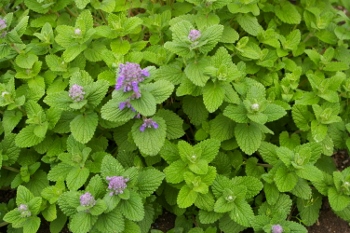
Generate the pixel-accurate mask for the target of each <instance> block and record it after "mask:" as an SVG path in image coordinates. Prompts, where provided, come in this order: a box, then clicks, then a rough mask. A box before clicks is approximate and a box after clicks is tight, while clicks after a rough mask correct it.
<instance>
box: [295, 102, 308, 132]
mask: <svg viewBox="0 0 350 233" xmlns="http://www.w3.org/2000/svg"><path fill="white" fill-rule="evenodd" d="M292 117H293V120H294V123H295V124H296V125H297V126H298V128H299V129H300V130H303V131H308V130H309V129H310V121H311V119H312V114H311V113H310V112H309V111H308V109H307V106H305V105H294V106H293V108H292Z"/></svg>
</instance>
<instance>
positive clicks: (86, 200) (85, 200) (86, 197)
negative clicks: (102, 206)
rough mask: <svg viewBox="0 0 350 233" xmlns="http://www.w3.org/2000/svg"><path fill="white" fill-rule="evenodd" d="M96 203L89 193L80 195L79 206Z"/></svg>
mask: <svg viewBox="0 0 350 233" xmlns="http://www.w3.org/2000/svg"><path fill="white" fill-rule="evenodd" d="M95 204H96V201H95V198H94V197H93V196H92V195H91V193H89V192H86V193H84V194H83V195H81V196H80V205H81V206H90V207H92V206H94V205H95Z"/></svg>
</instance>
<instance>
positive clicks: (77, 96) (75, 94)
mask: <svg viewBox="0 0 350 233" xmlns="http://www.w3.org/2000/svg"><path fill="white" fill-rule="evenodd" d="M84 95H85V92H84V90H83V87H82V86H79V85H78V84H74V85H73V86H72V87H71V88H70V89H69V97H70V98H72V100H73V101H74V102H80V101H82V100H83V99H84Z"/></svg>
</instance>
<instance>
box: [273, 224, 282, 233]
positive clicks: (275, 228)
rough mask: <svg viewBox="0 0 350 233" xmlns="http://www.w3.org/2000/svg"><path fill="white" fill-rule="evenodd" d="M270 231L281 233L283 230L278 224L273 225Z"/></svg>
mask: <svg viewBox="0 0 350 233" xmlns="http://www.w3.org/2000/svg"><path fill="white" fill-rule="evenodd" d="M271 230H272V233H282V232H283V228H282V226H281V225H279V224H276V225H273V226H272V228H271Z"/></svg>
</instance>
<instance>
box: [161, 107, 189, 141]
mask: <svg viewBox="0 0 350 233" xmlns="http://www.w3.org/2000/svg"><path fill="white" fill-rule="evenodd" d="M157 116H160V117H162V118H163V119H164V120H165V123H166V137H167V138H168V139H169V140H170V139H177V138H180V137H182V136H183V135H184V134H185V131H184V130H183V120H182V118H181V117H179V116H178V115H177V114H176V113H174V112H172V111H169V110H165V109H161V110H159V111H158V112H157Z"/></svg>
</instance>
